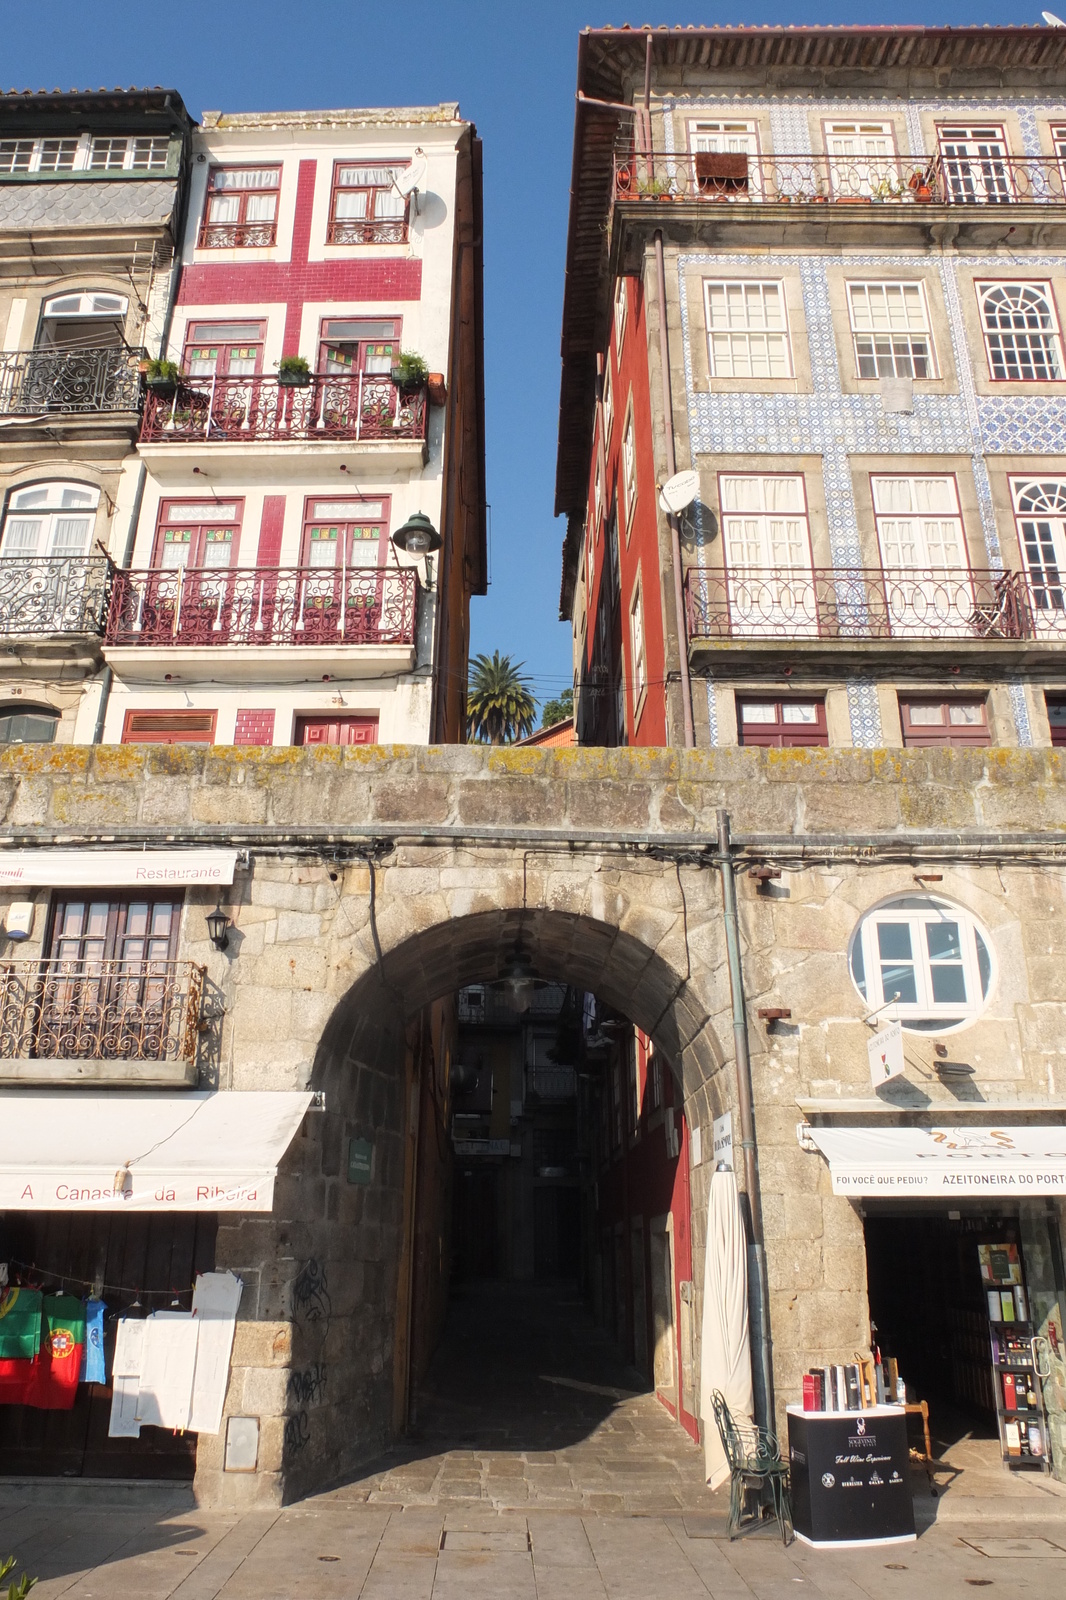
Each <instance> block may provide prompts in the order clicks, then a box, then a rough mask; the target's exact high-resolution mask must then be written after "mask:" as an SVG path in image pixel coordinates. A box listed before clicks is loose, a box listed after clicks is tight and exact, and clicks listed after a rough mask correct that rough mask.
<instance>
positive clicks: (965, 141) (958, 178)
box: [936, 123, 1011, 204]
mask: <svg viewBox="0 0 1066 1600" xmlns="http://www.w3.org/2000/svg"><path fill="white" fill-rule="evenodd" d="M936 131H937V138H938V140H939V143H940V159H941V164H942V166H943V171H944V182H945V184H946V185H947V192H948V196H949V198H950V199H952V200H957V201H962V202H963V203H965V202H967V201H969V202H971V203H973V202H977V203H992V204H997V203H1001V202H1003V201H1005V200H1010V198H1011V180H1010V166H1009V164H1008V158H1007V142H1006V140H1005V139H1004V137H1003V129H1002V128H1001V127H999V126H998V125H997V124H994V123H983V124H981V125H980V126H978V125H975V124H972V123H971V124H966V123H963V124H959V123H952V124H950V125H949V124H946V123H941V124H940V126H939V127H938V128H937V130H936Z"/></svg>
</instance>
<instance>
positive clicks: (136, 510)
mask: <svg viewBox="0 0 1066 1600" xmlns="http://www.w3.org/2000/svg"><path fill="white" fill-rule="evenodd" d="M147 477H148V468H147V466H146V465H145V463H144V462H143V461H142V462H141V463H140V465H139V467H138V468H137V487H136V489H135V490H134V494H133V510H132V511H131V512H130V520H129V526H128V527H127V529H126V544H125V547H124V549H123V551H122V567H123V568H126V567H128V566H129V564H130V562H131V561H132V560H133V546H134V544H135V542H136V539H137V523H138V521H139V520H140V515H141V501H142V500H143V499H144V485H145V481H146V479H147ZM114 681H115V673H114V669H113V667H111V665H110V664H109V663H107V662H105V663H104V670H103V672H102V673H101V674H100V703H99V705H98V706H97V708H96V725H95V727H94V728H93V744H103V742H104V723H105V722H106V720H107V706H108V701H109V700H110V699H111V685H112V683H114Z"/></svg>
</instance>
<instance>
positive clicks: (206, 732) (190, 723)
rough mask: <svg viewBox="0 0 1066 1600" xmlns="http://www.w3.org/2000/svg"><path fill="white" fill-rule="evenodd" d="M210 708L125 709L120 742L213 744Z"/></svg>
mask: <svg viewBox="0 0 1066 1600" xmlns="http://www.w3.org/2000/svg"><path fill="white" fill-rule="evenodd" d="M215 717H216V713H215V712H214V711H127V712H126V717H125V721H124V722H123V725H122V743H123V744H213V743H214V740H215Z"/></svg>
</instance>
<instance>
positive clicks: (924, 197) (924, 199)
mask: <svg viewBox="0 0 1066 1600" xmlns="http://www.w3.org/2000/svg"><path fill="white" fill-rule="evenodd" d="M914 198H915V200H916V201H918V202H919V203H920V204H922V205H928V203H929V201H930V200H931V199H932V198H933V191H932V189H926V188H924V187H923V188H920V189H915V191H914Z"/></svg>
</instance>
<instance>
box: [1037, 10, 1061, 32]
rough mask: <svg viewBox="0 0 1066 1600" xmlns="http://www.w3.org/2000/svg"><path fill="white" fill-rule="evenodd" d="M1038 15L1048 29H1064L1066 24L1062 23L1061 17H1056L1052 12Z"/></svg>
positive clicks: (1042, 12) (1043, 12)
mask: <svg viewBox="0 0 1066 1600" xmlns="http://www.w3.org/2000/svg"><path fill="white" fill-rule="evenodd" d="M1040 15H1041V16H1042V17H1043V19H1044V21H1045V22H1046V23H1047V25H1048V27H1049V28H1066V22H1063V20H1062V18H1061V17H1057V16H1056V15H1055V13H1054V12H1053V11H1041V13H1040Z"/></svg>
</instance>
